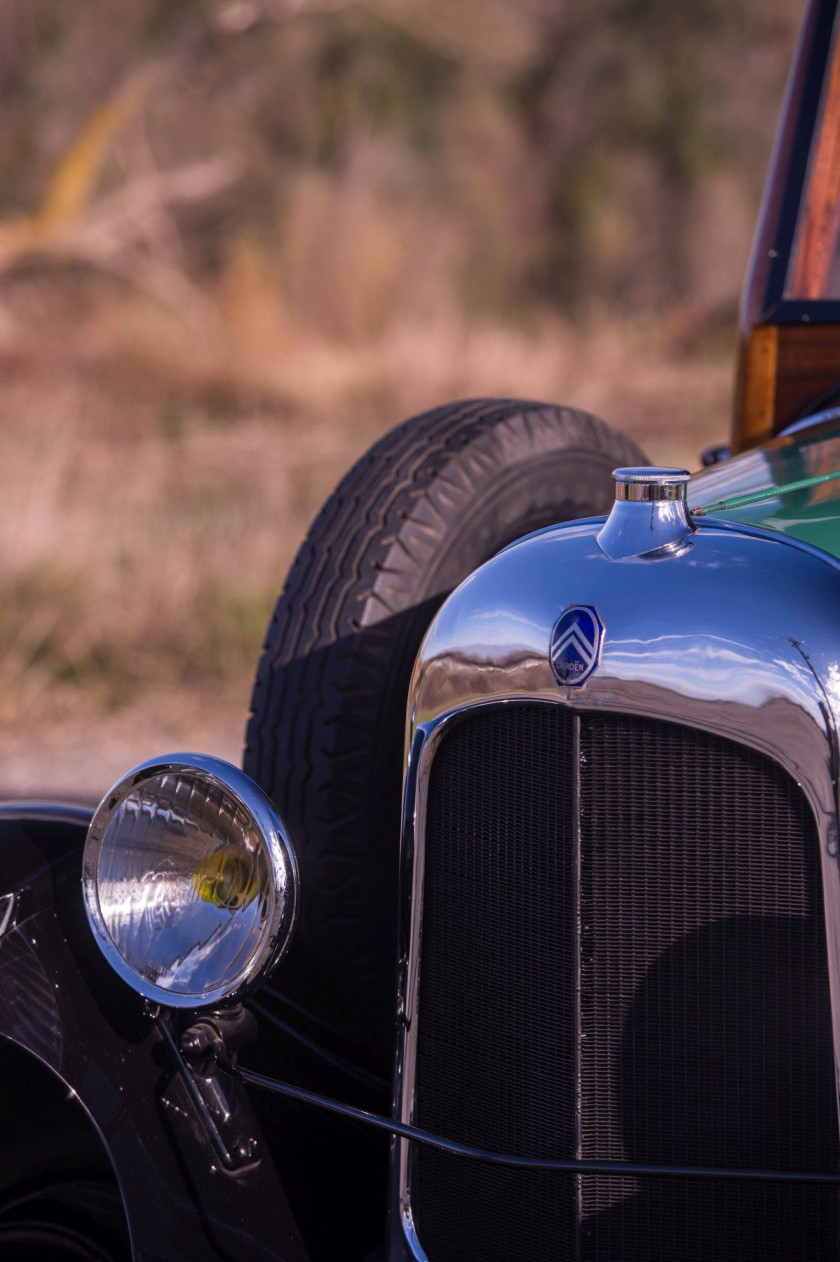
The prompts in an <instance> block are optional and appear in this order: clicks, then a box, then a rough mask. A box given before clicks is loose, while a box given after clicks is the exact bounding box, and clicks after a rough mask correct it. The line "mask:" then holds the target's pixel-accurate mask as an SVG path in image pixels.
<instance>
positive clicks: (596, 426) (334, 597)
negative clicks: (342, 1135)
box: [244, 399, 645, 1072]
mask: <svg viewBox="0 0 840 1262" xmlns="http://www.w3.org/2000/svg"><path fill="white" fill-rule="evenodd" d="M644 463H645V458H644V456H643V455H642V453H641V452H640V451H639V450H638V448H637V447H636V446H635V445H634V444H633V443H632V442H630V441H629V440H628V439H626V438H624V437H622V436H621V435H620V434H619V433H617V432H616V431H615V430H613V429H611V428H610V427H609V426H608V425H605V424H604V422H603V421H600V420H597V419H596V418H595V417H593V416H589V415H587V414H586V413H583V412H577V411H573V410H571V409H569V408H560V407H553V406H550V405H547V404H541V403H527V402H522V401H518V400H507V399H506V400H497V399H477V400H470V401H467V402H462V403H454V404H449V405H447V406H445V407H440V408H436V409H435V410H434V411H431V412H426V413H424V414H423V415H422V416H416V417H414V418H412V419H411V420H408V421H406V422H405V423H404V424H402V425H399V426H398V427H397V428H396V429H394V430H392V431H391V432H390V433H388V434H386V435H385V437H384V438H382V439H380V441H379V442H377V443H375V444H374V446H373V447H371V448H370V450H369V451H368V452H367V454H366V455H364V456H363V457H362V458H361V459H360V460H359V461H358V463H357V464H356V465H355V466H354V467H353V468H352V469H351V470H350V472H349V473H348V474H347V476H346V477H345V478H344V480H343V481H342V482H341V484H340V485H339V487H338V488H337V490H336V491H335V492H334V494H333V495H332V496H331V497H330V498H329V499H328V500H327V502H326V504H325V505H324V507H323V508H322V510H321V512H320V513H319V515H318V517H317V518H316V519H315V522H314V523H313V525H312V528H311V530H310V532H309V535H308V536H307V538H306V540H305V542H304V544H303V546H302V547H301V549H300V552H299V553H298V556H297V558H296V560H295V562H294V564H293V566H292V568H291V571H290V572H289V576H288V579H287V581H286V586H285V589H284V591H283V594H282V595H281V597H280V600H279V602H278V604H277V608H276V610H275V613H274V616H273V618H272V620H271V623H270V624H269V627H268V632H267V635H266V641H265V649H264V653H263V656H262V658H261V660H260V663H259V667H258V670H257V677H256V682H255V685H254V691H253V696H252V701H251V711H252V713H251V718H250V721H249V723H248V728H247V734H246V750H245V764H244V765H245V770H246V771H247V772H248V773H249V774H250V775H251V776H252V777H253V778H254V779H255V780H257V781H258V783H259V784H260V785H261V786H262V787H263V788H264V789H265V790H266V792H267V793H268V794H269V795H270V797H272V798H273V800H274V802H275V803H276V805H277V807H278V809H279V810H280V812H281V814H282V815H283V817H284V818H285V820H286V822H287V824H288V825H289V828H290V831H291V834H292V837H293V838H294V839H295V842H296V845H297V848H298V855H299V859H300V873H301V910H300V919H299V923H298V928H297V932H296V936H295V941H294V943H293V945H292V948H291V950H290V952H289V954H288V956H287V957H286V959H285V960H284V962H283V965H282V968H281V971H280V974H279V977H278V983H279V986H280V988H281V989H282V991H283V993H284V994H285V995H286V996H287V997H289V998H290V999H291V1000H292V1001H293V1002H294V1003H296V1004H298V1005H300V1006H302V1007H304V1008H305V1009H306V1010H307V1012H308V1013H309V1014H310V1015H312V1016H314V1017H316V1018H317V1019H318V1021H319V1022H320V1023H326V1024H327V1025H328V1026H329V1027H330V1028H331V1030H333V1031H334V1032H335V1033H336V1034H337V1035H338V1036H339V1037H340V1038H341V1040H342V1041H343V1043H344V1045H345V1048H349V1049H350V1051H351V1054H354V1055H355V1057H356V1059H357V1062H358V1063H359V1064H360V1065H364V1066H366V1067H367V1068H369V1069H373V1070H378V1071H381V1072H386V1071H387V1068H388V1066H389V1064H390V1061H391V1057H392V1053H393V1042H394V1006H395V994H394V977H395V952H396V917H397V866H398V864H397V860H398V850H399V818H400V791H401V778H402V758H403V740H404V729H405V707H406V695H407V690H408V683H409V677H410V674H411V669H412V664H413V662H414V659H415V656H416V654H417V651H418V648H419V646H420V642H421V640H422V638H423V635H424V633H425V631H426V628H427V627H428V625H429V622H430V620H431V618H432V617H433V615H434V613H435V611H436V610H437V609H438V607H439V605H440V604H441V602H442V601H443V600H444V598H445V597H446V595H447V594H448V593H449V592H450V591H451V590H452V588H453V587H455V586H457V584H458V583H460V582H461V581H462V580H463V579H464V578H466V576H467V575H468V574H469V573H470V572H471V571H472V570H474V569H475V568H476V567H477V566H478V565H480V564H481V563H482V562H483V561H486V560H487V559H488V558H489V557H491V556H492V555H493V554H494V553H495V552H497V551H498V550H499V549H500V548H502V547H504V546H505V545H506V544H508V543H510V542H511V541H512V540H513V539H516V538H518V537H519V536H520V535H523V534H526V533H527V532H528V531H531V530H536V529H538V528H539V527H541V526H546V525H550V524H552V523H554V522H558V521H564V520H568V519H570V518H574V517H584V516H591V515H593V514H598V513H603V512H606V511H608V509H609V507H610V504H611V502H612V499H613V487H612V480H611V477H610V474H611V471H612V470H613V468H615V467H616V466H617V465H633V464H644Z"/></svg>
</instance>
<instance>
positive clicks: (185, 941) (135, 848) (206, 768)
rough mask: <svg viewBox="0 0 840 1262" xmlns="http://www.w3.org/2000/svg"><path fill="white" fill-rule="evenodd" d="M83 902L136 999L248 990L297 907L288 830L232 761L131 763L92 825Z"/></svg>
mask: <svg viewBox="0 0 840 1262" xmlns="http://www.w3.org/2000/svg"><path fill="white" fill-rule="evenodd" d="M82 885H83V889H84V897H85V907H86V909H87V914H88V919H89V921H90V924H91V927H92V929H93V932H94V935H95V937H96V940H97V942H98V944H99V946H100V948H101V950H102V952H103V953H104V955H105V957H106V959H107V960H108V962H109V963H110V964H111V966H112V967H113V968H114V969H115V971H116V972H117V973H119V975H120V977H122V978H123V980H124V981H126V982H128V984H129V985H130V986H132V987H133V988H134V989H135V990H137V991H139V992H140V994H141V995H145V997H146V998H147V999H151V1000H154V1001H155V1002H157V1003H161V1004H165V1005H167V1006H169V1007H179V1008H197V1007H202V1006H204V1005H206V1004H216V1003H219V1002H221V1001H222V1000H225V999H230V998H232V997H234V996H237V995H239V994H241V993H243V992H244V991H245V990H247V989H250V987H251V986H253V985H254V984H255V983H256V982H257V981H258V980H259V978H260V977H262V976H263V975H264V974H265V973H266V972H267V971H268V969H270V968H271V967H272V966H273V965H274V964H275V963H276V962H277V960H278V959H279V958H280V956H281V955H282V954H283V952H284V950H285V949H286V947H287V945H288V942H289V939H290V937H291V931H292V925H293V923H294V918H295V910H296V905H297V870H296V866H295V858H294V852H293V850H292V846H291V843H290V841H289V837H288V834H287V832H286V828H285V826H284V824H283V822H282V820H281V819H280V817H279V815H278V814H277V812H276V811H275V810H274V807H273V806H272V805H271V803H270V802H269V800H268V798H267V797H266V796H265V794H264V793H263V792H262V790H261V789H260V788H258V786H257V785H256V784H254V782H253V781H252V780H251V779H250V778H249V777H248V776H246V775H245V774H244V772H242V771H239V770H238V769H237V768H236V767H233V766H231V765H230V764H229V763H226V762H222V761H221V760H220V759H218V758H206V757H204V756H203V755H199V754H169V755H167V756H166V757H164V758H156V759H152V760H151V761H149V762H145V763H142V764H141V765H140V766H139V767H135V768H134V770H133V771H130V772H129V773H128V775H127V776H125V777H124V778H123V779H122V780H120V781H119V783H118V784H116V785H115V786H114V788H113V789H111V791H110V793H108V794H107V795H106V796H105V798H103V800H102V802H101V803H100V805H99V807H98V808H97V810H96V813H95V815H94V817H93V819H92V821H91V824H90V828H89V829H88V835H87V841H86V842H85V851H84V862H83V871H82Z"/></svg>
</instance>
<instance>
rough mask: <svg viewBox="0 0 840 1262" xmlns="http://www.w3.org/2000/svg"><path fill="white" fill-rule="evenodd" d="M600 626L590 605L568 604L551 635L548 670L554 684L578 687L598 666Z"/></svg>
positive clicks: (600, 623)
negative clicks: (553, 679)
mask: <svg viewBox="0 0 840 1262" xmlns="http://www.w3.org/2000/svg"><path fill="white" fill-rule="evenodd" d="M603 636H604V624H603V622H602V621H601V619H600V617H599V615H598V610H597V609H596V608H595V607H594V606H593V605H570V606H569V608H568V609H566V610H564V611H563V613H562V614H561V615H560V617H559V618H558V619H557V622H556V623H555V624H554V630H553V631H552V633H551V668H552V670H553V671H554V678H555V679H556V680H557V682H558V684H562V685H563V686H564V687H572V688H578V687H580V685H581V684H583V683H586V681H587V679H588V678H589V676H590V675H591V674H592V672H593V671H594V669H595V667H596V666H597V665H598V658H599V657H600V655H601V641H602V639H603Z"/></svg>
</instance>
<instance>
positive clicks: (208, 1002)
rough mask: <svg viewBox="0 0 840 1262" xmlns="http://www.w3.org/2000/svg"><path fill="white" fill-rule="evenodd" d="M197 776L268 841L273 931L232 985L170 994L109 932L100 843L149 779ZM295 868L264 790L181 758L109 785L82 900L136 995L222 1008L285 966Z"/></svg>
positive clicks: (222, 764) (235, 771)
mask: <svg viewBox="0 0 840 1262" xmlns="http://www.w3.org/2000/svg"><path fill="white" fill-rule="evenodd" d="M184 774H187V775H189V774H193V775H196V776H197V778H198V779H199V780H204V781H205V782H207V783H209V784H212V785H215V786H216V787H218V788H220V789H222V790H223V791H225V792H227V793H229V794H232V795H233V797H234V798H236V800H237V801H238V803H239V804H240V805H241V806H242V807H243V808H244V810H245V811H246V812H247V813H248V814H249V815H250V817H251V819H252V820H253V822H254V825H255V827H256V829H257V830H258V832H259V834H260V837H261V839H262V840H263V842H264V844H265V846H266V851H267V855H268V858H269V867H270V871H271V876H272V890H271V900H270V908H269V915H268V930H267V932H265V933H264V935H263V938H262V942H261V944H260V945H259V947H258V948H257V950H255V951H254V952H253V953H252V954H251V956H250V957H249V959H248V961H247V964H246V965H245V966H244V967H243V968H242V969H241V970H240V972H239V974H237V977H236V980H235V983H234V984H233V985H232V986H231V985H219V986H215V987H211V988H208V989H205V990H202V991H201V992H200V993H198V992H193V993H185V992H178V991H171V990H167V989H166V988H165V987H162V986H157V985H155V983H154V982H151V981H149V979H148V978H146V977H144V976H143V975H142V974H141V973H139V972H138V971H137V970H136V969H134V968H132V966H131V965H130V964H129V963H128V962H127V961H126V959H125V958H124V956H123V955H122V953H121V952H120V951H119V949H118V948H117V946H116V945H115V943H114V940H113V938H112V937H111V934H110V933H109V931H108V927H107V924H106V922H105V918H104V916H103V914H102V910H101V907H100V903H99V894H98V884H97V868H98V863H99V856H100V853H101V849H102V843H103V841H104V839H105V834H106V832H107V829H108V825H109V824H110V822H111V820H112V818H113V816H114V814H115V813H116V811H117V809H118V808H119V806H120V804H121V803H122V802H123V801H124V799H125V798H126V797H127V796H128V795H129V794H130V793H131V792H132V791H133V790H134V789H135V788H136V787H137V786H138V785H141V784H142V783H144V782H145V781H147V780H151V779H154V778H155V777H157V776H163V775H184ZM298 879H299V878H298V865H297V858H296V856H295V850H294V846H293V845H292V842H291V839H290V837H289V833H288V829H287V828H286V825H285V824H284V822H283V820H282V819H281V817H280V815H279V814H278V812H277V810H276V809H275V807H274V805H273V804H272V802H271V801H270V799H269V798H268V797H267V796H266V794H265V793H264V792H263V791H262V789H261V788H260V787H259V785H257V784H255V782H254V781H253V780H252V779H251V778H250V776H248V775H246V774H245V772H244V771H241V770H240V769H239V768H238V767H235V766H234V765H233V763H229V762H226V761H224V759H221V758H214V757H211V756H210V755H208V754H194V753H189V752H178V753H173V754H164V755H162V756H161V757H157V758H150V759H147V760H146V761H145V762H142V763H139V764H138V765H137V766H136V767H133V768H132V769H131V771H129V772H127V773H126V775H124V776H122V777H121V778H120V779H119V780H117V781H116V783H115V784H113V785H112V786H111V788H110V789H109V790H108V792H107V793H106V794H105V796H104V797H103V798H102V801H101V802H100V803H99V805H98V806H97V808H96V810H95V811H94V813H93V818H92V819H91V821H90V825H89V827H88V833H87V838H86V840H85V847H84V857H83V861H82V894H83V901H84V905H85V912H86V914H87V918H88V923H89V924H90V927H91V930H92V932H93V936H94V939H95V941H96V944H97V946H98V947H99V949H100V951H101V952H102V954H103V955H104V957H105V959H106V960H107V961H108V963H109V964H110V965H111V967H112V969H113V970H114V972H115V973H116V974H117V976H118V977H120V978H121V979H122V980H123V981H124V982H125V983H126V984H127V985H128V986H130V987H131V989H132V990H134V991H136V992H137V993H138V994H140V995H141V996H142V997H143V998H144V999H147V1000H149V1001H151V1002H152V1003H157V1004H160V1005H161V1006H163V1007H167V1008H181V1009H198V1008H207V1007H217V1006H219V1005H220V1004H223V1003H225V1004H226V1003H233V1002H235V1001H236V1000H238V999H241V998H243V997H244V996H245V995H246V994H247V993H248V992H249V991H251V990H253V988H254V987H255V986H256V985H257V984H258V982H260V981H261V980H262V978H263V977H265V975H266V974H267V973H268V972H270V970H271V969H272V968H274V966H275V965H276V964H277V963H278V961H279V960H280V959H282V957H283V955H284V954H285V953H286V950H287V949H288V946H289V943H290V941H291V938H292V932H293V929H294V925H295V921H296V920H297V913H298V904H299V897H298Z"/></svg>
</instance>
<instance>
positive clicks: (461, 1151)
mask: <svg viewBox="0 0 840 1262" xmlns="http://www.w3.org/2000/svg"><path fill="white" fill-rule="evenodd" d="M214 1050H215V1055H216V1059H217V1061H218V1063H219V1065H220V1067H221V1068H222V1069H224V1070H225V1072H226V1073H229V1074H232V1075H233V1077H235V1078H239V1079H240V1080H241V1081H242V1082H246V1083H248V1084H249V1085H250V1086H252V1087H259V1088H260V1089H261V1090H263V1091H273V1092H274V1093H275V1094H277V1095H283V1096H288V1097H289V1098H290V1099H292V1100H301V1101H302V1102H303V1103H305V1104H312V1105H314V1106H315V1107H316V1108H318V1109H326V1110H327V1111H328V1112H330V1113H338V1114H340V1115H341V1116H342V1117H348V1118H352V1119H353V1120H354V1121H356V1122H364V1123H365V1125H367V1126H373V1127H375V1128H376V1129H377V1130H381V1131H387V1132H388V1133H389V1134H391V1135H400V1136H401V1137H402V1138H403V1139H411V1140H415V1141H416V1142H417V1143H419V1144H428V1145H429V1146H430V1147H431V1148H440V1149H442V1150H443V1151H444V1152H451V1153H454V1154H455V1155H456V1156H458V1157H471V1158H473V1159H474V1160H475V1161H486V1162H489V1163H490V1164H492V1165H497V1166H514V1167H515V1168H517V1169H520V1170H553V1171H556V1172H557V1173H560V1174H589V1175H594V1174H617V1175H627V1176H630V1175H633V1176H635V1175H655V1176H657V1177H664V1178H680V1179H732V1180H739V1181H745V1180H746V1181H753V1182H754V1181H756V1180H764V1181H766V1182H768V1183H833V1184H835V1185H840V1172H838V1171H820V1170H738V1169H729V1168H727V1167H718V1166H675V1165H663V1166H658V1165H650V1164H642V1163H638V1162H634V1161H575V1160H572V1159H569V1160H556V1161H552V1160H547V1159H543V1158H541V1157H512V1156H509V1155H508V1154H505V1153H498V1152H487V1151H486V1150H485V1149H483V1148H471V1147H470V1146H469V1144H459V1143H457V1142H456V1141H455V1140H453V1139H444V1138H443V1137H442V1136H441V1135H432V1134H430V1133H429V1132H428V1131H421V1130H420V1129H419V1128H418V1127H416V1126H409V1125H408V1124H407V1123H405V1122H396V1121H394V1120H393V1118H390V1117H379V1116H378V1115H377V1114H376V1113H368V1111H367V1110H366V1109H357V1108H355V1107H354V1106H353V1105H350V1104H339V1102H338V1101H337V1100H330V1099H329V1098H328V1097H327V1096H322V1095H317V1094H316V1092H314V1091H305V1090H304V1089H303V1087H293V1086H292V1085H291V1083H288V1082H279V1081H278V1080H277V1079H274V1078H267V1077H266V1076H265V1075H264V1074H257V1073H254V1071H253V1070H251V1069H243V1068H242V1067H241V1066H240V1065H235V1064H234V1063H233V1062H232V1061H231V1060H229V1059H228V1057H227V1055H226V1054H225V1052H224V1050H223V1049H222V1047H221V1046H220V1045H217V1047H216V1048H215V1049H214Z"/></svg>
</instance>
